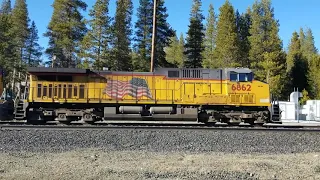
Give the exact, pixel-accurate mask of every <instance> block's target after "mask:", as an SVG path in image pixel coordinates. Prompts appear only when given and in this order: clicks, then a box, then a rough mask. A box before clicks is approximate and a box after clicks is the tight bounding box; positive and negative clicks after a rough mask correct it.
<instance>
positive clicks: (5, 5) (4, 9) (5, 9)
mask: <svg viewBox="0 0 320 180" xmlns="http://www.w3.org/2000/svg"><path fill="white" fill-rule="evenodd" d="M11 10H12V9H11V0H3V1H2V4H1V9H0V14H10V13H11Z"/></svg>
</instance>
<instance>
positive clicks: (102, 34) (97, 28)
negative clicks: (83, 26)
mask: <svg viewBox="0 0 320 180" xmlns="http://www.w3.org/2000/svg"><path fill="white" fill-rule="evenodd" d="M108 6H109V0H97V1H96V3H95V4H94V6H93V9H91V10H90V13H89V16H90V17H91V19H90V20H88V25H89V26H90V28H89V30H88V32H87V34H86V36H85V37H84V38H83V40H82V43H81V57H82V58H84V59H86V60H87V61H88V62H94V65H93V66H94V68H95V69H98V70H102V67H103V66H104V65H105V64H109V63H108V60H109V59H110V50H109V46H110V43H111V31H112V30H111V25H110V23H111V18H110V17H109V8H108Z"/></svg>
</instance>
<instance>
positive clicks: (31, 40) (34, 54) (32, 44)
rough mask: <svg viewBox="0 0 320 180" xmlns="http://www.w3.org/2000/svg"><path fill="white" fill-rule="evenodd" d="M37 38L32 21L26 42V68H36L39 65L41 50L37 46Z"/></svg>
mask: <svg viewBox="0 0 320 180" xmlns="http://www.w3.org/2000/svg"><path fill="white" fill-rule="evenodd" d="M38 40H39V36H38V30H37V27H36V24H35V22H34V21H32V23H31V26H30V28H29V36H28V39H27V41H26V60H27V65H28V66H33V67H37V66H39V65H40V63H41V61H42V60H41V56H42V50H43V48H42V47H41V46H40V45H39V44H38Z"/></svg>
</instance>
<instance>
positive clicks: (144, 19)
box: [134, 0, 174, 71]
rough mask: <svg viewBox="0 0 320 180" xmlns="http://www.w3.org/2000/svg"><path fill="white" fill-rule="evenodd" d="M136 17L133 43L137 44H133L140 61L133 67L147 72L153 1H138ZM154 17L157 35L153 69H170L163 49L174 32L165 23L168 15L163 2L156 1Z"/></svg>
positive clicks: (149, 58)
mask: <svg viewBox="0 0 320 180" xmlns="http://www.w3.org/2000/svg"><path fill="white" fill-rule="evenodd" d="M137 16H138V20H137V22H136V24H135V27H136V33H135V35H136V37H135V41H136V42H137V43H136V44H135V48H136V49H137V53H138V55H139V59H140V60H139V61H138V62H134V66H135V68H136V69H141V70H143V71H147V70H149V67H150V60H151V40H152V27H153V0H140V6H139V8H138V14H137ZM156 17H157V18H156V19H157V22H156V29H157V33H156V43H155V45H156V46H155V62H154V67H155V68H157V67H170V66H171V64H170V63H168V62H167V61H166V54H165V51H164V48H165V47H167V46H168V45H169V44H170V43H171V42H170V38H171V37H173V36H174V30H173V29H172V28H171V27H170V24H169V23H168V22H167V18H168V14H167V8H166V7H165V6H164V0H158V1H157V13H156ZM141 65H142V66H141Z"/></svg>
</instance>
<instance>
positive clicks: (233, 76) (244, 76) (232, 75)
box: [230, 72, 253, 82]
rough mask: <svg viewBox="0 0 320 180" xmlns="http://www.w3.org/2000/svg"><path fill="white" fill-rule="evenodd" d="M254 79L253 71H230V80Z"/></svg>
mask: <svg viewBox="0 0 320 180" xmlns="http://www.w3.org/2000/svg"><path fill="white" fill-rule="evenodd" d="M252 80H253V75H252V73H236V72H230V81H237V82H251V81H252Z"/></svg>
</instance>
